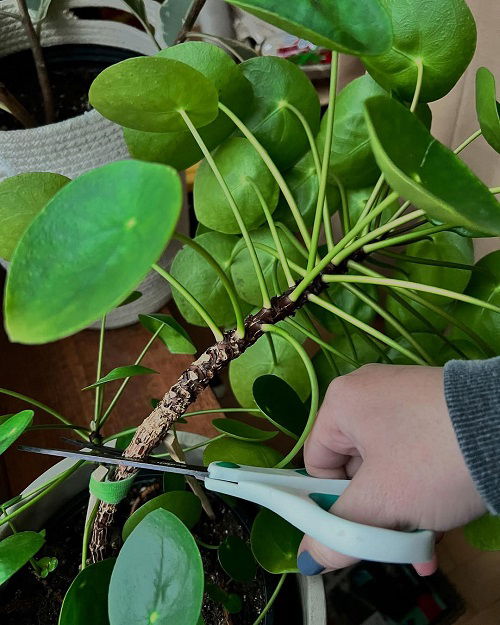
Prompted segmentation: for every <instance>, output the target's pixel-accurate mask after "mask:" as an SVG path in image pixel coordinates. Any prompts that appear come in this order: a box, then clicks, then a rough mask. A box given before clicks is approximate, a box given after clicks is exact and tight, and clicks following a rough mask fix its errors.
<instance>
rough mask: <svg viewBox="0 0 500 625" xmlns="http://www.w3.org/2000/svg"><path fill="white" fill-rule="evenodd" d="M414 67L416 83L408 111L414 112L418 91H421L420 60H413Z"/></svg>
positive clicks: (422, 68) (421, 67)
mask: <svg viewBox="0 0 500 625" xmlns="http://www.w3.org/2000/svg"><path fill="white" fill-rule="evenodd" d="M415 65H416V66H417V82H416V84H415V92H414V93H413V100H412V102H411V106H410V111H411V112H412V113H414V112H415V109H416V108H417V105H418V99H419V98H420V90H421V89H422V79H423V77H424V64H423V63H422V59H415Z"/></svg>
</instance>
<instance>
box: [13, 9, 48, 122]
mask: <svg viewBox="0 0 500 625" xmlns="http://www.w3.org/2000/svg"><path fill="white" fill-rule="evenodd" d="M16 2H17V6H18V8H19V16H20V18H21V21H22V23H23V27H24V32H25V33H26V36H27V38H28V41H29V44H30V48H31V52H32V54H33V59H34V61H35V68H36V73H37V76H38V82H39V84H40V90H41V92H42V99H43V108H44V111H45V123H46V124H51V123H52V122H53V121H54V99H53V95H52V88H51V86H50V81H49V76H48V73H47V67H46V65H45V59H44V56H43V51H42V46H41V45H40V39H39V37H38V35H37V33H36V30H35V28H34V26H33V22H32V21H31V18H30V14H29V11H28V7H27V5H26V0H16Z"/></svg>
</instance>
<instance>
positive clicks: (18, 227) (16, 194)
mask: <svg viewBox="0 0 500 625" xmlns="http://www.w3.org/2000/svg"><path fill="white" fill-rule="evenodd" d="M67 182H69V178H66V177H65V176H61V175H59V174H50V173H45V172H37V173H30V174H19V175H17V176H12V178H7V179H6V180H3V181H2V182H1V183H0V256H1V257H2V258H5V259H6V260H10V259H11V258H12V254H13V253H14V250H15V248H16V245H17V243H18V242H19V239H20V238H21V237H22V235H23V234H24V231H25V230H26V228H27V227H28V226H29V225H30V223H31V222H32V221H33V219H34V218H35V217H36V216H37V215H38V213H39V212H40V211H41V210H42V208H43V207H44V206H45V204H47V202H48V201H49V200H50V199H51V198H52V197H53V196H54V195H55V194H56V193H57V191H59V189H61V187H63V186H64V185H65V184H66V183H67Z"/></svg>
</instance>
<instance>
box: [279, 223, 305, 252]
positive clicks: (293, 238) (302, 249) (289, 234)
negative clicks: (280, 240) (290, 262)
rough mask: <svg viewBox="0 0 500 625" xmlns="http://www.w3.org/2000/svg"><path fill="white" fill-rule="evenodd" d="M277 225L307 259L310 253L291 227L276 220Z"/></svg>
mask: <svg viewBox="0 0 500 625" xmlns="http://www.w3.org/2000/svg"><path fill="white" fill-rule="evenodd" d="M276 227H277V228H279V229H280V230H281V231H282V232H283V234H284V235H285V236H286V238H287V239H288V240H289V241H290V243H291V244H292V245H293V246H294V247H295V249H296V250H297V252H298V253H299V254H300V255H301V256H303V257H304V258H305V259H306V260H307V256H308V254H307V250H306V248H305V247H304V246H303V245H302V244H301V243H300V241H299V240H298V239H297V237H296V236H295V235H294V234H293V232H292V231H291V230H290V228H287V227H286V226H285V224H284V223H281V221H277V222H276Z"/></svg>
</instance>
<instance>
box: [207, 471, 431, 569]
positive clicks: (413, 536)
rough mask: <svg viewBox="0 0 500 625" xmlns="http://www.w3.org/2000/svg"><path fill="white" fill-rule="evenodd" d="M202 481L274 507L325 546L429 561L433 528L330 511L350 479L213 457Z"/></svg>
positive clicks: (359, 554)
mask: <svg viewBox="0 0 500 625" xmlns="http://www.w3.org/2000/svg"><path fill="white" fill-rule="evenodd" d="M205 486H206V488H208V489H209V490H213V491H215V492H218V493H223V494H226V495H233V496H235V497H239V498H241V499H245V500H247V501H252V502H253V503H256V504H258V505H261V506H264V507H265V508H268V509H269V510H272V511H273V512H275V513H276V514H278V515H279V516H281V517H282V518H283V519H285V520H286V521H288V522H289V523H291V524H292V525H294V526H295V527H296V528H297V529H299V530H301V531H302V532H304V533H305V534H308V535H309V536H311V537H312V538H315V539H316V540H317V541H319V542H320V543H322V544H323V545H325V546H327V547H329V548H330V549H334V550H335V551H338V552H339V553H343V554H345V555H348V556H352V557H354V558H360V559H362V560H372V561H375V562H390V563H395V564H410V563H414V564H417V563H422V562H428V561H429V560H431V558H432V555H433V552H434V532H432V531H429V530H418V531H415V532H402V531H397V530H389V529H385V528H381V527H374V526H371V525H363V524H361V523H355V522H354V521H349V520H347V519H343V518H340V517H338V516H336V515H334V514H331V513H330V512H328V510H329V509H330V507H331V506H332V505H333V503H335V501H336V500H337V499H338V497H340V496H341V495H342V493H343V492H344V491H345V489H346V488H347V487H348V486H349V480H333V479H321V478H316V477H311V476H308V475H307V474H305V471H304V470H303V469H298V470H290V469H265V468H260V467H248V466H243V465H236V464H233V463H224V462H220V463H219V462H213V463H212V464H210V465H209V467H208V477H207V478H206V479H205Z"/></svg>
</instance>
